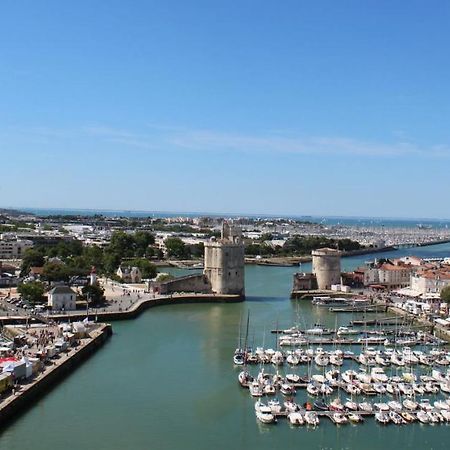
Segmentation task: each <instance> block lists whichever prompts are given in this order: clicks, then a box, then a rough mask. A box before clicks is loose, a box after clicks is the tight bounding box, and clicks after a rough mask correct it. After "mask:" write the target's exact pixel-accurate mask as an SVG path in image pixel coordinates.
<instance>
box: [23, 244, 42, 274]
mask: <svg viewBox="0 0 450 450" xmlns="http://www.w3.org/2000/svg"><path fill="white" fill-rule="evenodd" d="M44 263H45V259H44V255H43V254H42V253H41V252H40V251H38V250H36V249H34V248H29V249H28V250H26V251H25V252H24V254H23V258H22V266H21V268H20V275H21V276H25V275H28V272H29V271H30V267H42V266H43V265H44Z"/></svg>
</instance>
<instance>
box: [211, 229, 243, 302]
mask: <svg viewBox="0 0 450 450" xmlns="http://www.w3.org/2000/svg"><path fill="white" fill-rule="evenodd" d="M204 274H205V275H206V277H207V278H208V280H209V282H210V283H211V288H212V291H213V292H214V293H216V294H234V295H240V296H242V297H244V296H245V285H244V243H243V242H242V230H241V229H240V228H239V227H236V226H233V225H230V224H228V223H227V222H224V223H223V224H222V236H221V238H220V239H219V240H211V241H210V242H207V243H205V269H204Z"/></svg>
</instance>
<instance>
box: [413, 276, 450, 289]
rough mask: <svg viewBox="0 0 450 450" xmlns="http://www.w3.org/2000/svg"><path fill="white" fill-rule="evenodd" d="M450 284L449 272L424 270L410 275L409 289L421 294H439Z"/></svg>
mask: <svg viewBox="0 0 450 450" xmlns="http://www.w3.org/2000/svg"><path fill="white" fill-rule="evenodd" d="M447 286H450V272H449V271H446V270H426V271H423V272H418V273H416V274H414V275H413V276H412V277H411V289H412V290H413V291H416V292H420V293H421V294H440V293H441V291H442V289H443V288H445V287H447Z"/></svg>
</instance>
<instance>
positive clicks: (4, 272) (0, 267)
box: [0, 261, 18, 287]
mask: <svg viewBox="0 0 450 450" xmlns="http://www.w3.org/2000/svg"><path fill="white" fill-rule="evenodd" d="M17 282H18V278H17V276H16V268H15V267H14V266H11V265H9V264H3V263H2V262H1V261H0V287H10V286H17Z"/></svg>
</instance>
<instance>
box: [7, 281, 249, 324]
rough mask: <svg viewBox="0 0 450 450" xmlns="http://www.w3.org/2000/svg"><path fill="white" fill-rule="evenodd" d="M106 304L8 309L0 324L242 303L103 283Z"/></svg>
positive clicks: (105, 317) (118, 317)
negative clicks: (163, 307) (67, 308)
mask: <svg viewBox="0 0 450 450" xmlns="http://www.w3.org/2000/svg"><path fill="white" fill-rule="evenodd" d="M102 286H103V287H104V289H105V297H106V299H107V302H106V304H105V305H104V306H102V307H98V308H88V309H77V310H75V311H66V312H56V311H55V312H53V311H45V312H44V313H41V314H32V313H30V312H29V311H28V310H25V309H22V308H16V307H13V308H11V309H10V310H9V311H8V312H6V314H5V313H3V314H1V315H0V323H3V324H9V323H27V322H30V321H42V322H45V321H52V320H53V321H69V320H71V321H74V320H83V319H85V318H86V317H87V318H88V319H91V320H93V319H95V320H96V321H100V322H102V321H106V322H108V321H112V320H126V319H133V318H135V317H137V316H138V315H139V314H140V313H141V312H142V311H144V310H145V309H147V308H152V307H155V306H159V305H173V304H183V303H235V302H239V301H243V299H242V298H241V297H240V296H239V295H217V294H197V293H183V292H182V293H175V294H171V295H158V294H154V293H149V292H146V291H145V288H143V287H138V286H133V285H126V284H120V283H116V282H112V281H106V280H102Z"/></svg>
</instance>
